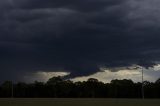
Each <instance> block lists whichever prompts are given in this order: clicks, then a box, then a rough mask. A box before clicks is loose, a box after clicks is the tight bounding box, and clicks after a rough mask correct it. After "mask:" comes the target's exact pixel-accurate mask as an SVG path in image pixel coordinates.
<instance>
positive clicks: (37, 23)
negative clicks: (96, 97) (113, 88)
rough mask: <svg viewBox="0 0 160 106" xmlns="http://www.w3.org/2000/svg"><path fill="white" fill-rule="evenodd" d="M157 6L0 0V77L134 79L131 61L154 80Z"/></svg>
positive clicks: (159, 55) (139, 0)
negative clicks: (58, 76)
mask: <svg viewBox="0 0 160 106" xmlns="http://www.w3.org/2000/svg"><path fill="white" fill-rule="evenodd" d="M159 6H160V1H159V0H0V81H4V80H14V81H22V80H24V81H31V80H36V78H37V79H38V80H46V78H49V77H51V76H55V75H61V76H66V75H67V78H69V79H72V80H85V79H86V78H88V77H96V78H97V79H100V80H103V81H105V82H108V81H110V80H111V79H115V77H116V78H120V79H121V78H132V79H133V80H134V79H135V78H137V77H138V76H137V77H136V75H137V74H136V75H135V73H138V72H139V74H140V71H139V70H140V69H137V68H135V67H137V66H142V67H144V68H145V69H146V73H147V74H146V76H148V77H146V80H150V81H154V80H155V79H156V78H158V77H160V72H159V70H160V67H158V66H159V64H160V42H159V41H160V24H159V23H160V8H159ZM133 66H135V67H133ZM157 67H158V68H157ZM102 69H103V70H102ZM126 73H128V74H129V75H130V76H131V77H128V74H126ZM115 74H116V75H115ZM102 76H103V79H101V78H102ZM121 76H123V77H121ZM135 81H137V80H135Z"/></svg>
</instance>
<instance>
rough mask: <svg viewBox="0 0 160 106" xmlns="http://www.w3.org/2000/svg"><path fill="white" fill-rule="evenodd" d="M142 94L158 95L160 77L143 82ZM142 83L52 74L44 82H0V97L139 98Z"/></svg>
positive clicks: (152, 96) (159, 95)
mask: <svg viewBox="0 0 160 106" xmlns="http://www.w3.org/2000/svg"><path fill="white" fill-rule="evenodd" d="M143 86H144V97H145V98H160V91H159V90H160V79H158V80H157V81H156V82H155V83H151V82H148V81H144V82H143ZM141 88H142V83H140V82H138V83H134V82H133V81H132V80H127V79H124V80H117V79H116V80H112V81H111V83H103V82H100V81H98V80H97V79H94V78H90V79H88V81H83V82H72V81H70V80H63V79H62V78H61V77H53V78H51V79H49V80H48V81H47V82H46V83H43V82H37V81H35V82H34V83H32V84H27V83H24V82H19V83H16V84H12V82H11V81H6V82H4V83H3V84H1V86H0V97H1V98H9V97H15V98H141V97H142V95H141V94H142V90H141Z"/></svg>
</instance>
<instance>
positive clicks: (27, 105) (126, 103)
mask: <svg viewBox="0 0 160 106" xmlns="http://www.w3.org/2000/svg"><path fill="white" fill-rule="evenodd" d="M0 106H160V99H145V100H142V99H0Z"/></svg>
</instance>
